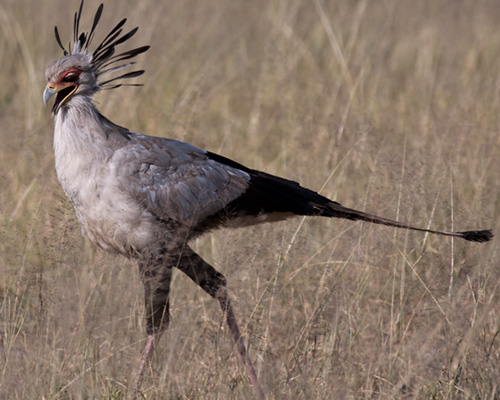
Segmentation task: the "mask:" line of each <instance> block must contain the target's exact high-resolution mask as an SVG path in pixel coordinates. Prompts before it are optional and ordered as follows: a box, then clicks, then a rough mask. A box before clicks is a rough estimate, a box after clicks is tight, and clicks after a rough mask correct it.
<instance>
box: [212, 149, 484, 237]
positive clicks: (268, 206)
mask: <svg viewBox="0 0 500 400" xmlns="http://www.w3.org/2000/svg"><path fill="white" fill-rule="evenodd" d="M206 154H207V156H208V157H209V158H210V159H212V160H215V161H217V162H219V163H221V164H225V165H228V166H230V167H233V168H237V169H239V170H242V171H245V172H246V173H248V174H249V175H250V186H249V187H248V189H247V191H246V192H245V193H243V194H242V195H241V196H240V197H238V198H237V199H235V200H234V201H232V202H231V203H229V204H228V205H227V206H226V209H225V211H224V215H226V216H233V217H238V216H244V215H259V214H270V213H282V214H283V215H311V216H314V215H316V216H322V217H330V218H344V219H350V220H353V221H366V222H371V223H374V224H381V225H387V226H393V227H395V228H402V229H410V230H414V231H420V232H429V233H434V234H437V235H445V236H454V237H459V238H462V239H465V240H468V241H470V242H478V243H484V242H488V241H489V240H491V239H492V238H493V233H492V232H491V230H478V231H465V232H446V231H438V230H434V229H425V228H418V227H415V226H411V225H408V224H404V223H402V222H398V221H394V220H391V219H388V218H383V217H378V216H376V215H373V214H368V213H364V212H362V211H358V210H354V209H351V208H347V207H344V206H342V205H341V204H339V203H337V202H335V201H332V200H330V199H328V198H326V197H325V196H322V195H320V194H319V193H316V192H314V191H312V190H310V189H307V188H305V187H302V186H300V184H298V183H297V182H294V181H290V180H288V179H284V178H280V177H278V176H274V175H270V174H267V173H265V172H261V171H257V170H254V169H251V168H247V167H245V166H244V165H241V164H239V163H237V162H235V161H233V160H230V159H228V158H226V157H223V156H220V155H218V154H214V153H211V152H207V153H206Z"/></svg>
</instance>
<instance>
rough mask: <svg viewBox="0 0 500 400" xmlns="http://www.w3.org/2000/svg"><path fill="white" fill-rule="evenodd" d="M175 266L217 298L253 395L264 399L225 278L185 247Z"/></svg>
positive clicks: (260, 399)
mask: <svg viewBox="0 0 500 400" xmlns="http://www.w3.org/2000/svg"><path fill="white" fill-rule="evenodd" d="M177 268H178V269H179V270H181V271H182V272H184V273H185V274H186V275H187V276H189V277H190V278H191V279H192V280H193V281H194V282H195V283H196V284H197V285H198V286H200V287H201V288H202V289H203V290H204V291H205V292H207V293H208V294H209V295H210V296H212V297H213V298H215V299H217V300H218V301H219V304H220V306H221V308H222V311H223V312H224V315H225V316H226V322H227V325H228V327H229V330H230V331H231V335H232V336H233V339H234V342H235V343H236V347H237V349H238V353H239V354H240V357H241V359H242V361H243V363H244V364H245V368H246V370H247V374H248V377H249V379H250V382H251V383H252V386H253V387H254V390H255V397H256V398H257V400H264V399H265V396H264V392H263V390H262V388H261V387H260V384H259V381H258V379H257V374H256V373H255V370H254V368H253V365H252V362H251V361H250V357H249V356H248V353H247V349H246V347H245V344H244V343H243V338H242V337H241V333H240V330H239V328H238V324H237V322H236V318H235V316H234V312H233V309H232V307H231V303H230V301H229V298H228V296H227V290H226V278H225V277H224V275H222V274H221V273H220V272H218V271H216V270H215V268H214V267H212V266H211V265H210V264H208V263H207V262H205V261H204V260H203V259H202V258H201V257H200V256H199V255H198V254H196V253H195V252H193V251H192V250H191V249H190V248H189V247H187V248H186V249H185V250H184V252H183V257H182V259H181V261H180V262H179V264H178V265H177Z"/></svg>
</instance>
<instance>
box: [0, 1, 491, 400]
mask: <svg viewBox="0 0 500 400" xmlns="http://www.w3.org/2000/svg"><path fill="white" fill-rule="evenodd" d="M98 4H99V3H98V2H97V1H95V0H88V1H87V2H86V6H85V13H84V18H83V21H82V24H83V27H84V28H85V29H88V28H89V26H90V24H91V21H92V18H93V13H94V12H95V10H96V8H97V6H98ZM78 5H79V3H78V2H77V1H76V0H75V1H62V0H57V1H51V2H38V1H33V0H2V1H1V3H0V66H1V72H0V143H1V145H0V223H1V229H0V398H4V399H97V398H108V399H121V398H124V396H125V395H126V393H127V388H128V385H129V382H130V380H131V377H132V375H133V371H134V369H135V366H136V365H137V362H138V359H139V354H140V352H141V350H142V346H143V345H144V339H145V332H144V321H143V301H142V296H143V294H142V287H141V284H140V281H139V277H138V273H137V270H136V266H135V265H134V264H133V263H132V262H129V261H127V260H126V259H124V258H119V257H113V256H110V255H108V254H105V253H104V252H102V251H101V250H99V249H97V248H96V247H94V245H92V244H91V243H90V242H89V241H88V240H87V239H85V238H84V237H82V235H81V233H80V228H79V226H78V222H77V221H76V218H75V215H74V213H73V210H72V208H71V206H70V205H69V203H68V201H67V200H66V198H65V197H64V194H63V192H62V190H61V188H60V187H59V184H58V182H57V178H56V176H55V172H54V166H53V164H54V157H53V154H52V148H51V146H52V130H53V127H52V121H51V118H50V115H49V111H48V110H47V109H45V108H44V107H43V105H42V101H41V94H42V91H43V88H44V85H45V82H44V69H45V66H46V65H47V64H48V63H49V62H51V61H52V60H54V59H56V58H58V57H60V56H61V52H60V50H59V49H58V47H57V44H56V42H55V39H54V36H53V26H54V25H55V24H57V25H58V27H59V28H60V32H61V36H62V38H63V41H64V42H67V41H68V40H69V39H70V37H71V32H72V18H73V13H74V11H75V10H76V9H77V7H78ZM122 17H127V18H128V19H129V23H128V25H127V26H129V27H130V28H132V27H135V26H140V30H139V33H138V34H137V35H136V37H134V39H133V40H132V41H133V43H131V44H130V46H132V45H142V44H151V46H152V47H151V50H150V51H148V52H147V53H146V54H145V55H143V56H141V57H140V59H139V60H138V61H139V66H140V67H143V68H145V69H146V70H147V73H146V74H145V75H144V76H143V77H141V78H140V79H139V81H140V82H142V83H144V85H145V86H144V87H142V88H121V89H118V90H116V91H109V92H106V93H101V94H99V95H98V97H97V101H98V104H99V108H100V110H101V111H102V112H103V113H104V114H105V115H106V116H108V117H109V118H111V119H112V120H113V121H115V122H116V123H118V124H120V125H123V126H126V127H128V128H129V129H131V130H133V131H135V132H141V133H147V134H151V135H158V136H167V137H173V138H176V139H180V140H184V141H188V142H191V143H193V144H195V145H196V146H198V147H201V148H206V149H209V150H211V151H214V152H218V153H220V154H223V155H225V156H227V157H230V158H232V159H235V160H237V161H239V162H241V163H243V164H245V165H248V166H250V167H254V168H258V169H262V170H265V171H267V172H270V173H274V174H278V175H281V176H285V177H287V178H290V179H294V180H298V181H300V182H301V183H302V184H303V185H305V186H307V187H309V188H312V189H315V190H318V191H321V193H323V194H325V195H327V196H329V197H330V198H332V199H334V200H337V201H339V202H341V203H342V204H344V205H346V206H350V207H354V208H358V209H362V210H366V211H369V212H375V213H377V214H379V215H382V216H385V217H389V218H397V219H399V220H402V221H405V222H410V223H412V224H415V225H418V226H423V227H431V228H434V229H445V230H467V229H477V228H493V229H494V230H495V231H496V233H497V235H500V230H499V229H498V228H499V221H500V200H499V199H500V196H499V190H500V179H499V171H500V168H499V167H500V144H499V141H500V136H499V129H500V119H499V115H500V114H499V109H500V4H499V3H498V1H495V0H490V1H482V0H477V1H476V0H442V1H435V0H422V1H409V0H403V1H399V0H382V1H366V0H360V1H340V0H339V1H326V0H311V1H299V0H275V1H264V0H255V1H230V0H214V1H210V2H209V1H202V0H192V1H191V0H190V1H142V2H135V1H134V2H133V1H117V0H110V1H107V2H106V4H105V9H104V16H103V20H102V22H101V26H100V30H98V33H97V37H96V43H97V41H98V40H99V39H100V38H103V36H104V35H105V34H106V33H107V32H108V31H109V30H110V29H111V27H112V26H113V24H115V23H116V22H117V21H118V20H119V19H121V18H122ZM193 246H194V248H195V249H196V250H197V251H199V253H200V254H201V255H202V256H203V257H204V258H205V259H207V260H208V261H209V262H211V263H212V264H213V265H214V266H215V267H216V268H217V269H218V270H220V271H221V272H223V273H224V274H225V275H226V277H227V278H228V281H229V290H230V295H231V298H232V300H233V303H234V307H235V311H236V314H237V318H238V319H239V321H240V324H241V325H242V327H243V328H244V331H245V336H246V340H247V343H248V346H249V348H250V356H251V358H252V360H253V362H254V365H255V367H256V369H257V372H258V375H259V376H260V379H261V380H262V385H263V386H264V388H265V391H266V393H267V395H268V396H269V398H271V399H299V398H301V399H332V398H337V399H341V398H351V399H358V398H366V399H379V398H380V399H386V398H433V399H462V398H466V399H498V398H500V388H499V386H498V383H499V382H500V369H499V362H500V337H499V336H500V335H498V333H499V330H500V319H499V318H500V315H499V312H500V299H499V295H498V294H499V284H500V247H499V244H498V239H494V240H493V241H492V242H491V243H488V244H484V245H481V244H474V243H469V242H464V241H461V240H457V239H455V240H452V239H449V238H445V237H437V236H433V235H424V234H421V233H415V232H407V231H397V230H395V229H391V228H387V227H382V226H372V225H370V224H366V223H365V224H363V223H352V222H349V221H342V220H325V219H319V218H317V219H305V220H303V219H300V218H297V219H292V220H289V221H286V222H283V223H278V224H274V225H261V226H258V227H253V228H247V229H241V230H222V231H218V232H214V233H212V234H209V235H206V236H205V237H203V238H202V239H200V240H198V241H196V242H195V243H193ZM171 305H172V309H171V314H172V322H171V327H170V329H169V331H168V335H166V336H164V338H163V339H162V343H161V345H160V347H159V348H158V351H157V354H156V356H155V358H154V361H153V364H152V367H151V369H150V370H148V374H147V378H146V381H145V384H144V386H143V390H144V392H143V393H144V397H145V398H147V399H162V398H172V399H251V398H253V392H252V388H251V386H250V384H249V382H248V379H247V377H246V374H245V371H244V368H243V367H242V365H241V363H240V362H239V360H238V359H237V357H236V354H235V353H234V349H233V346H232V343H231V338H230V335H229V333H228V332H227V329H226V327H225V325H224V321H223V319H222V316H221V313H220V310H219V308H218V305H217V304H216V302H214V301H213V300H211V299H210V298H209V297H208V296H207V295H205V294H204V293H203V292H202V291H201V290H200V289H199V288H197V287H195V286H194V285H193V284H192V283H191V282H190V281H189V280H188V279H187V278H186V277H185V276H182V275H181V274H175V276H174V281H173V286H172V301H171Z"/></svg>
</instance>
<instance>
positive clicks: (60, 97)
mask: <svg viewBox="0 0 500 400" xmlns="http://www.w3.org/2000/svg"><path fill="white" fill-rule="evenodd" d="M76 89H78V86H77V85H70V86H66V87H64V88H61V89H57V88H56V87H55V86H54V85H53V84H51V83H49V84H48V85H47V86H46V87H45V90H44V91H43V104H45V107H49V101H50V99H51V97H52V96H54V95H56V98H55V101H54V105H53V106H52V112H53V113H54V114H57V112H58V111H59V109H60V108H61V106H62V105H63V104H64V103H65V102H66V100H68V99H69V98H70V97H71V95H72V94H73V93H74V92H75V90H76Z"/></svg>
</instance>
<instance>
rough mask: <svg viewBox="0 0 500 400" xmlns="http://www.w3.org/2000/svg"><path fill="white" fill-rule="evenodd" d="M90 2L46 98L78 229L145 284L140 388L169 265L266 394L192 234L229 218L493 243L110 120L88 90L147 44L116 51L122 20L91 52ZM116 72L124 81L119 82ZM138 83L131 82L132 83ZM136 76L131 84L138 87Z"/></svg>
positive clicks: (51, 71)
mask: <svg viewBox="0 0 500 400" xmlns="http://www.w3.org/2000/svg"><path fill="white" fill-rule="evenodd" d="M82 8H83V1H82V3H81V5H80V8H79V10H78V12H76V13H75V17H74V27H73V36H74V44H73V49H71V45H69V47H68V50H66V49H65V47H64V46H63V45H62V42H61V39H60V36H59V33H58V30H57V27H56V28H55V37H56V40H57V43H58V44H59V46H60V47H61V49H62V50H63V54H64V55H63V57H62V58H59V59H58V60H56V61H54V62H52V63H51V64H50V65H49V66H48V67H47V70H46V73H45V75H46V78H47V81H48V83H47V86H46V88H45V91H44V93H43V101H44V103H45V105H47V103H48V101H49V99H51V98H52V97H53V96H55V97H54V98H53V99H55V100H54V104H53V106H52V113H53V115H54V120H55V129H54V152H55V164H56V171H57V176H58V178H59V181H60V183H61V185H62V187H63V189H64V191H65V193H66V195H67V196H68V198H69V200H70V201H71V203H72V204H73V206H74V208H75V211H76V215H77V216H78V220H79V221H80V224H81V225H82V228H83V232H84V233H85V234H86V235H87V236H88V237H89V238H90V240H91V241H93V242H94V243H96V244H97V245H98V246H100V247H101V248H103V249H104V250H107V251H110V252H112V253H118V254H122V255H124V256H127V257H129V258H134V259H137V261H138V264H139V271H140V276H141V280H142V283H143V285H144V296H145V307H146V322H147V328H146V331H147V334H148V339H147V343H146V346H145V349H144V352H143V355H142V358H141V362H140V364H139V367H138V371H137V374H136V377H135V379H134V382H133V386H132V392H133V393H134V394H133V396H135V395H136V393H138V391H139V389H140V386H141V381H142V378H143V375H144V371H145V368H146V366H147V364H148V362H149V360H150V357H151V355H152V353H153V351H154V347H155V345H156V344H157V343H158V340H159V339H160V336H161V333H162V332H163V331H165V329H166V328H167V325H168V322H169V290H170V281H171V277H172V270H173V268H174V267H175V268H177V269H179V270H180V271H182V272H184V273H185V274H186V275H187V276H188V277H189V278H191V279H192V280H193V281H194V282H195V283H196V284H197V285H198V286H200V287H201V288H202V289H203V290H204V291H205V292H207V293H208V294H209V295H210V296H212V297H213V298H215V299H217V300H218V302H219V304H220V306H221V308H222V311H223V313H224V315H225V318H226V321H227V324H228V326H229V330H230V332H231V335H232V336H233V339H234V341H235V343H236V347H237V350H238V353H239V355H240V357H241V359H242V360H243V363H244V364H245V367H246V370H247V374H248V376H249V379H250V381H251V384H252V385H253V387H254V390H255V395H256V397H257V398H258V399H264V392H263V390H262V388H261V387H260V385H259V382H258V379H257V376H256V374H255V371H254V368H253V367H252V363H251V361H250V359H249V356H248V353H247V350H246V348H245V345H244V343H243V340H242V338H241V334H240V331H239V329H238V325H237V323H236V319H235V316H234V313H233V310H232V308H231V303H230V301H229V298H228V295H227V293H226V279H225V277H224V276H223V275H222V274H221V273H219V272H218V271H216V270H215V269H214V268H213V267H212V266H211V265H209V264H208V263H206V262H205V261H204V260H203V259H202V258H201V257H200V256H199V255H198V254H196V253H195V252H194V251H193V250H192V249H191V248H190V247H189V245H188V242H189V241H190V240H191V239H193V238H195V237H197V236H199V235H201V234H203V233H205V232H207V231H209V230H211V229H215V228H219V227H222V226H232V227H234V226H247V225H252V224H258V223H262V222H266V221H278V220H283V219H286V218H289V217H292V216H294V215H303V216H306V215H307V216H320V217H334V218H346V219H350V220H353V221H355V220H361V221H367V222H372V223H375V224H382V225H388V226H392V227H397V228H404V229H412V230H416V231H421V232H430V233H435V234H439V235H446V236H454V237H459V238H463V239H465V240H469V241H473V242H487V241H489V240H490V239H491V238H492V237H493V234H492V233H491V231H490V230H480V231H466V232H444V231H437V230H432V229H424V228H417V227H414V226H410V225H407V224H404V223H401V222H397V221H393V220H390V219H386V218H382V217H378V216H375V215H372V214H367V213H364V212H361V211H357V210H353V209H350V208H346V207H344V206H342V205H340V204H339V203H337V202H335V201H332V200H329V199H327V198H326V197H324V196H321V195H320V194H318V193H316V192H314V191H312V190H309V189H306V188H304V187H302V186H300V185H299V184H298V183H296V182H293V181H290V180H287V179H283V178H279V177H277V176H273V175H270V174H268V173H265V172H261V171H257V170H254V169H251V168H247V167H245V166H243V165H241V164H238V163H237V162H235V161H232V160H230V159H228V158H225V157H222V156H220V155H217V154H214V153H211V152H209V151H205V150H201V149H198V148H196V147H194V146H192V145H190V144H187V143H183V142H180V141H177V140H173V139H164V138H159V137H153V136H146V135H141V134H138V133H134V132H131V131H129V130H128V129H126V128H123V127H121V126H119V125H116V124H115V123H113V122H111V121H110V120H108V119H107V118H106V117H104V116H103V115H102V114H100V112H99V111H98V110H97V107H96V106H95V105H94V103H93V96H94V94H95V93H97V92H98V91H99V90H101V89H114V88H118V87H120V86H122V85H124V84H123V83H119V81H118V80H119V79H126V78H134V77H137V76H139V75H141V74H142V73H143V72H144V71H143V70H137V71H133V72H128V73H125V74H123V75H120V76H118V77H115V78H111V79H108V80H105V79H103V76H104V75H107V74H109V73H112V72H117V71H120V70H122V69H125V68H127V67H129V66H131V65H132V64H134V63H133V62H130V61H129V60H130V59H132V58H134V57H135V56H137V55H139V54H141V53H144V52H145V51H146V50H148V48H149V46H143V47H138V48H135V49H132V50H128V51H125V52H123V53H119V54H115V50H116V48H117V47H118V46H119V45H121V44H123V43H124V42H126V41H127V40H128V39H130V38H131V37H132V36H133V35H134V34H135V33H136V32H137V29H138V28H134V29H132V30H131V31H129V32H127V33H123V26H124V25H125V22H126V19H122V20H121V21H120V22H119V23H118V24H117V25H116V26H115V27H114V28H113V29H112V30H111V31H110V33H109V34H108V35H107V36H106V37H105V38H104V40H102V42H101V43H100V44H99V45H98V46H97V47H96V48H95V50H93V51H90V45H91V43H92V39H93V38H94V34H95V29H96V26H97V25H98V22H99V20H100V17H101V14H102V11H103V5H102V4H101V5H100V6H99V7H98V9H97V12H96V15H95V17H94V20H93V23H92V26H91V29H90V31H88V32H84V33H79V24H80V18H81V15H82ZM117 81H118V82H117ZM125 85H131V84H125ZM131 86H135V85H133V84H132V85H131Z"/></svg>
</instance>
